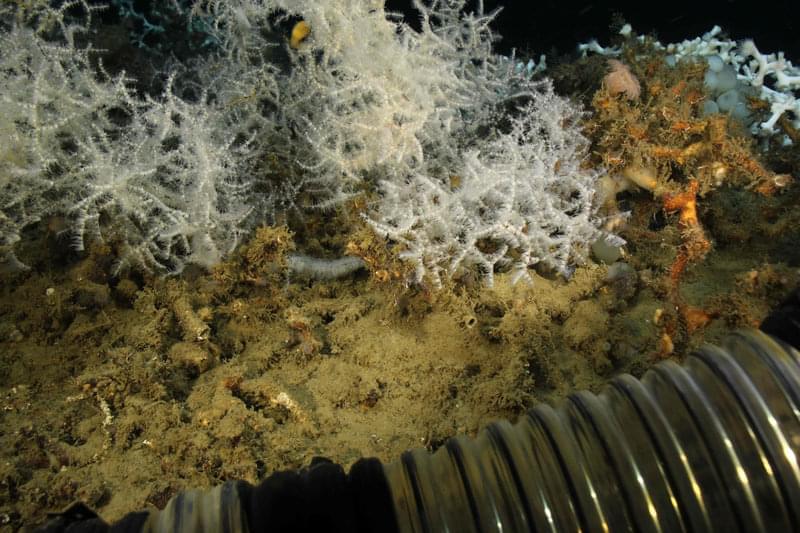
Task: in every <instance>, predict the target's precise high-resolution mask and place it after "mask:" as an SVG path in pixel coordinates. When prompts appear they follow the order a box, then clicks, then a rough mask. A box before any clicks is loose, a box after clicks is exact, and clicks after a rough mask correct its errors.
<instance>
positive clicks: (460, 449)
mask: <svg viewBox="0 0 800 533" xmlns="http://www.w3.org/2000/svg"><path fill="white" fill-rule="evenodd" d="M799 454H800V360H798V353H797V352H796V351H795V350H793V349H792V348H789V347H788V346H787V345H784V344H781V343H779V342H777V341H775V340H774V339H773V338H771V337H769V336H767V335H766V334H764V333H761V332H746V333H741V334H738V335H734V336H732V337H731V338H729V339H728V340H727V341H726V342H725V343H724V344H723V345H722V346H721V347H715V346H705V347H703V348H702V349H700V350H699V351H698V352H696V353H695V354H693V355H692V356H690V357H689V358H687V360H686V361H685V363H684V364H683V365H677V364H675V363H673V362H662V363H660V364H658V365H656V366H655V367H654V368H653V369H651V370H650V371H648V372H647V373H646V374H645V375H644V376H643V378H642V379H641V380H637V379H634V378H633V377H631V376H628V375H623V376H620V377H618V378H616V379H614V380H612V382H611V383H610V385H609V386H608V387H607V388H606V389H605V390H604V392H603V393H602V394H600V395H597V396H596V395H593V394H590V393H588V392H579V393H577V394H573V395H571V396H570V397H569V398H568V399H567V400H566V401H565V402H563V403H562V404H561V405H560V406H559V407H557V408H555V409H554V408H551V407H549V406H547V405H540V406H538V407H536V408H534V409H533V410H531V411H530V412H529V413H528V414H527V416H525V417H524V418H523V419H522V420H521V421H519V422H518V423H517V424H516V425H513V426H512V425H511V424H509V423H508V422H497V423H494V424H492V425H490V426H489V427H487V428H486V429H485V430H484V431H482V432H481V433H480V434H479V435H478V436H477V438H475V439H468V438H465V437H457V438H454V439H451V440H450V441H448V442H447V444H446V445H444V446H443V447H442V448H441V449H439V450H438V451H437V452H436V453H434V454H429V453H427V452H425V451H422V450H415V451H410V452H406V453H405V454H404V455H403V456H402V458H401V460H400V461H397V462H394V463H390V464H388V465H386V466H385V472H386V477H387V479H388V481H389V486H390V487H391V493H392V497H393V501H394V509H395V513H396V517H397V523H398V529H399V530H400V531H404V532H405V531H414V532H417V531H420V532H421V531H458V532H469V531H497V532H500V531H579V530H580V531H612V532H615V531H643V532H647V531H667V532H673V531H748V532H752V531H770V532H771V531H800V467H799V466H798V460H799V457H798V455H799Z"/></svg>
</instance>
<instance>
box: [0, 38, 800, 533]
mask: <svg viewBox="0 0 800 533" xmlns="http://www.w3.org/2000/svg"><path fill="white" fill-rule="evenodd" d="M642 46H644V45H637V48H636V49H632V50H630V51H629V53H627V54H625V56H624V57H623V58H622V59H621V62H622V63H624V64H625V65H626V68H629V69H630V75H631V76H635V77H636V78H637V79H638V81H639V83H641V87H640V88H639V92H636V91H632V90H631V91H627V92H626V91H625V90H621V91H617V92H616V93H612V92H611V88H612V87H615V86H616V85H614V82H613V80H612V81H608V82H603V81H602V79H601V77H602V76H603V75H604V73H605V72H606V71H607V70H608V69H607V68H606V67H605V66H604V65H602V66H601V68H594V69H592V68H589V67H588V66H587V65H586V64H585V63H586V62H587V61H586V60H584V61H583V62H579V63H576V64H573V65H571V66H570V67H569V68H564V69H563V70H562V71H561V76H562V79H561V82H562V83H567V79H568V78H569V76H575V75H576V74H575V73H576V72H577V73H580V72H583V73H595V74H598V73H599V74H598V75H597V76H595V77H593V78H592V79H591V80H589V81H586V80H583V81H582V83H589V84H590V85H592V86H593V89H594V91H595V92H594V95H593V97H592V98H591V105H592V108H593V114H592V115H591V116H590V117H589V118H588V119H587V121H586V124H585V127H586V130H587V132H588V133H587V134H588V135H589V137H590V139H591V140H592V143H593V145H592V150H593V156H592V157H593V160H592V163H594V164H597V165H603V166H605V167H606V168H608V169H609V173H608V176H609V180H614V181H609V182H607V183H606V184H605V185H606V187H607V191H610V192H608V196H607V197H606V205H605V207H604V208H605V209H606V214H607V215H608V220H609V223H610V224H613V225H614V227H613V228H611V229H613V231H615V232H617V233H618V234H619V235H621V236H622V237H623V238H624V239H625V240H626V241H627V244H626V245H625V246H624V247H623V249H622V251H621V256H620V257H619V260H618V261H616V262H614V263H613V264H611V265H607V264H604V263H602V262H601V261H599V260H594V259H592V260H589V261H587V263H586V264H584V265H582V266H579V267H578V268H577V269H576V270H575V272H574V274H573V275H572V276H571V277H570V278H569V279H564V278H562V277H560V276H555V275H552V274H551V273H549V272H546V271H542V272H534V271H533V270H531V277H532V283H527V282H526V281H525V280H521V281H518V282H517V283H516V284H512V283H511V275H510V274H509V273H498V274H496V275H495V280H494V285H493V286H492V287H491V288H490V287H487V286H486V285H485V283H484V282H483V280H482V279H481V278H480V277H479V276H476V277H475V278H474V279H472V278H470V277H469V276H463V277H461V278H460V279H455V280H449V281H448V282H447V283H445V285H444V286H443V287H442V288H434V287H432V286H429V285H427V284H425V283H410V282H409V281H408V280H409V279H410V277H411V273H410V272H409V266H408V265H406V264H405V263H403V262H402V261H400V260H399V259H398V258H397V257H396V251H395V250H393V249H392V247H391V246H390V245H389V243H387V242H384V241H383V240H382V239H380V238H379V237H376V236H375V234H374V233H373V232H371V231H370V230H369V229H368V228H367V227H366V226H365V225H364V222H363V221H362V219H361V218H360V217H359V216H357V215H358V213H359V211H360V210H362V209H363V205H362V203H360V202H359V201H358V200H356V201H354V202H352V203H351V204H350V205H348V206H347V208H342V209H341V210H340V212H339V213H337V214H336V215H335V218H332V219H326V218H325V216H324V215H322V214H320V215H319V218H313V217H312V218H309V219H307V220H305V222H304V224H303V225H302V227H301V228H300V229H298V228H293V229H292V231H290V230H289V229H287V228H286V227H285V226H269V227H267V226H265V227H262V228H260V229H258V230H257V231H256V232H255V233H254V234H253V235H252V236H251V238H250V240H249V241H247V242H245V243H244V244H243V245H241V246H240V247H239V248H238V249H237V250H236V251H235V252H234V253H233V254H232V255H231V256H230V257H229V258H228V259H227V260H226V261H225V262H223V263H221V264H219V265H217V266H216V267H214V268H213V269H211V270H210V271H202V270H199V269H198V270H191V269H187V270H186V271H185V272H184V273H183V274H182V275H180V276H178V277H173V278H163V277H157V276H151V275H148V274H143V273H141V272H139V271H136V270H130V271H128V272H126V273H124V274H122V275H121V276H114V275H112V272H114V262H115V259H116V257H115V254H116V253H117V250H116V249H115V247H114V245H113V243H110V244H108V245H105V244H100V243H94V244H93V245H92V246H89V247H88V251H87V252H85V253H84V254H81V255H78V254H73V253H71V252H65V251H64V250H65V249H68V248H65V246H64V243H63V242H60V241H59V230H60V221H59V220H49V221H45V222H43V223H41V224H39V225H37V226H35V227H33V228H31V229H30V232H31V234H32V236H31V237H29V238H28V239H27V240H26V241H25V242H24V243H22V244H21V245H20V246H18V248H19V249H18V251H17V255H18V257H19V258H20V260H22V261H23V262H25V263H26V264H28V265H30V266H31V267H32V268H31V270H29V271H9V272H5V273H3V274H2V299H0V383H2V388H1V389H0V399H1V401H2V411H1V412H0V413H1V414H0V417H2V424H0V428H1V429H0V454H1V455H2V457H0V484H2V491H0V519H2V521H3V523H4V524H10V525H11V526H12V527H19V526H20V525H21V524H30V523H37V522H41V521H42V520H43V519H44V517H45V513H46V512H47V511H50V510H57V509H60V508H62V507H64V506H65V505H67V504H69V503H70V502H72V501H74V500H82V501H84V502H86V503H87V504H88V505H89V506H91V507H92V508H94V509H97V510H98V511H99V512H100V514H101V515H102V516H103V517H104V518H105V519H108V520H114V519H117V518H119V517H121V516H122V515H123V514H125V513H127V512H130V511H133V510H136V509H140V508H145V507H148V506H156V507H159V508H160V507H163V505H164V504H165V503H166V501H167V500H168V499H169V498H170V497H171V496H173V495H174V494H176V493H177V492H178V491H180V490H182V489H186V488H190V487H208V486H212V485H214V484H217V483H220V482H222V481H224V480H229V479H244V480H247V481H250V482H255V481H257V480H259V479H260V478H263V477H264V476H266V475H268V474H269V473H271V472H274V471H277V470H281V469H289V468H298V467H301V466H303V465H306V464H308V463H309V461H310V460H311V458H312V457H314V456H324V457H328V458H330V459H331V460H333V461H335V462H338V463H342V464H343V465H345V466H347V465H349V464H351V463H353V462H354V461H355V460H357V459H358V458H359V457H362V456H374V457H378V458H380V459H381V460H384V461H388V460H393V459H396V458H398V457H399V455H400V454H401V453H402V452H403V451H404V450H406V449H409V448H414V447H424V448H427V449H431V450H433V449H436V448H437V447H438V446H439V445H441V444H442V443H443V442H444V441H445V440H446V439H447V438H448V437H451V436H453V435H456V434H468V435H473V434H475V433H476V432H477V431H478V429H479V428H480V427H482V426H483V425H485V424H486V423H487V422H489V421H491V420H493V419H497V418H509V419H512V420H513V419H515V418H516V417H518V416H519V415H520V414H521V413H523V412H524V411H525V410H526V409H528V408H530V407H532V406H533V405H534V403H535V402H539V401H547V402H552V401H556V400H558V399H559V398H563V397H564V396H565V395H567V394H569V393H570V392H572V391H575V390H579V389H589V390H594V391H597V390H598V389H600V388H601V387H602V386H603V384H604V383H605V382H606V381H607V380H608V379H609V378H610V377H611V376H614V375H616V374H619V373H622V372H630V373H632V374H634V375H641V373H642V372H644V371H645V370H646V369H647V368H648V367H649V366H650V365H652V364H653V363H654V362H657V361H659V360H662V359H664V358H675V359H677V360H680V359H681V358H682V357H684V356H685V355H686V354H687V353H688V352H689V351H690V350H691V349H692V348H694V347H696V346H698V345H699V344H701V343H702V342H705V341H712V342H713V341H715V340H719V339H721V338H722V337H724V336H725V335H726V334H727V333H729V332H731V331H734V330H736V329H739V328H743V327H757V326H758V324H759V322H760V321H761V320H762V319H763V318H764V317H765V316H766V314H767V313H768V312H769V310H770V309H771V308H772V307H773V306H775V305H776V304H777V303H778V302H779V301H780V300H781V299H782V298H784V297H785V296H786V295H787V294H788V292H789V291H790V290H792V289H793V288H794V287H797V286H798V284H799V283H800V273H799V272H798V267H799V265H800V247H798V246H797V243H798V242H800V210H798V209H797V205H798V204H799V203H800V187H798V185H797V183H796V182H795V181H792V180H791V179H789V178H788V176H797V175H800V163H799V162H800V153H799V152H798V148H797V147H798V146H800V145H798V144H797V143H795V144H794V145H793V146H790V147H779V146H770V147H769V150H768V151H767V152H763V153H762V152H761V151H757V150H755V149H754V147H753V146H752V143H750V142H748V141H747V140H746V139H747V138H746V135H745V134H744V133H743V131H742V128H741V126H739V125H737V123H736V122H735V121H734V119H731V118H729V117H727V116H725V115H720V114H716V115H711V116H708V117H702V116H701V114H700V111H699V109H700V104H701V102H702V100H703V98H704V93H703V90H704V89H703V84H702V80H703V66H702V65H701V64H691V65H685V66H683V67H681V68H680V69H678V70H676V69H668V68H666V67H665V66H664V64H663V60H664V58H663V54H661V53H659V52H656V51H653V50H648V49H642ZM594 61H596V62H598V63H604V62H605V60H602V59H600V58H594ZM615 68H619V67H618V66H617V67H615ZM578 75H580V74H578ZM757 111H758V110H754V112H757ZM625 211H630V213H631V214H630V217H629V218H627V219H623V217H621V216H619V214H620V213H622V212H625ZM298 250H302V251H303V252H304V253H308V254H309V256H313V257H318V258H323V257H332V258H335V257H343V256H346V257H357V258H360V260H361V263H360V265H361V266H360V267H359V263H354V264H355V265H356V266H355V267H354V268H353V269H351V270H352V271H349V272H347V273H345V274H344V275H343V276H342V277H337V278H335V279H316V278H314V277H313V276H312V277H309V276H303V275H294V274H292V273H291V272H290V269H289V264H288V263H289V259H290V257H297V256H293V255H292V254H296V253H298V252H297V251H298ZM9 270H13V269H9ZM323 277H324V276H323Z"/></svg>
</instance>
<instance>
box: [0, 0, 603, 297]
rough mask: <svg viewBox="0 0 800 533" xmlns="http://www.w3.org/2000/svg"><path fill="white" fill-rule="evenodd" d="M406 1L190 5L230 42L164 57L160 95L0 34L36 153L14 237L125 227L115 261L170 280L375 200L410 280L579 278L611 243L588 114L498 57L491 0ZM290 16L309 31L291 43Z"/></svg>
mask: <svg viewBox="0 0 800 533" xmlns="http://www.w3.org/2000/svg"><path fill="white" fill-rule="evenodd" d="M77 4H80V5H82V6H84V7H87V8H89V9H94V8H93V7H91V6H89V5H88V4H85V2H83V1H81V2H78V3H77ZM414 5H415V7H416V9H417V10H418V11H419V13H420V15H421V28H420V29H419V30H414V29H412V28H411V27H409V26H408V25H406V24H405V23H404V22H402V20H401V19H400V18H399V17H397V16H396V15H392V14H387V13H386V12H385V11H384V9H383V2H382V1H377V0H296V1H288V0H230V1H226V2H222V1H220V0H207V1H198V2H196V3H195V6H194V8H193V13H192V16H195V17H204V20H205V21H207V25H206V27H207V28H208V32H209V33H210V36H211V37H212V38H213V39H214V42H216V43H218V44H219V46H217V47H215V48H214V50H208V51H206V53H205V55H204V56H199V57H194V58H193V59H191V64H187V65H175V64H172V65H168V66H165V68H164V70H165V75H164V79H165V81H164V83H163V90H162V92H161V93H160V94H155V95H147V94H139V93H137V92H136V91H134V90H132V88H131V85H130V83H129V80H128V79H127V78H126V77H125V76H124V75H123V74H120V75H115V76H109V75H106V74H105V73H104V72H103V71H102V69H98V68H97V67H96V65H95V64H94V62H93V61H91V60H90V56H91V51H90V49H86V48H81V47H79V46H78V45H77V44H75V41H74V39H72V38H71V37H69V36H66V35H62V36H61V37H60V38H58V37H53V35H52V32H51V34H50V35H49V36H47V38H45V37H43V36H41V35H40V34H36V33H34V32H33V31H32V30H30V29H26V27H25V26H24V25H17V26H14V27H13V28H9V29H8V31H6V32H5V35H4V37H3V38H4V39H5V40H6V41H7V42H8V46H4V53H3V58H2V67H3V68H2V72H3V74H2V79H1V80H0V84H2V88H3V95H4V96H3V104H4V108H5V110H7V111H8V112H7V113H6V114H5V115H4V116H5V117H8V118H7V119H3V120H2V121H0V122H1V124H0V128H2V129H3V131H4V133H7V134H8V136H9V138H10V139H12V140H13V143H16V144H17V145H18V146H19V147H20V148H21V149H22V150H21V151H20V152H13V153H21V154H24V155H22V156H19V157H16V159H15V158H9V157H5V158H4V165H5V166H4V168H3V177H2V179H3V180H4V181H3V183H0V186H1V188H0V196H1V197H2V199H3V203H2V206H1V207H0V209H1V210H2V226H0V229H2V235H1V236H2V239H3V243H4V244H5V245H10V244H13V242H14V241H15V240H16V239H17V236H18V234H19V229H20V228H21V227H23V226H25V225H27V224H30V223H32V222H35V221H36V220H39V219H42V218H43V217H46V216H49V215H53V214H57V215H61V216H65V217H66V218H67V219H68V221H69V222H70V228H71V231H72V232H73V235H74V239H73V241H74V242H75V244H76V245H77V246H78V247H81V246H82V245H83V242H84V239H85V237H86V236H87V235H91V236H93V237H100V238H108V237H113V238H114V239H115V240H117V241H118V242H121V243H123V246H122V247H121V249H122V250H124V254H123V260H129V261H135V262H136V263H138V264H140V265H145V266H148V267H157V268H158V269H159V270H162V271H168V272H177V271H180V270H181V269H182V268H183V266H184V265H185V264H186V263H198V264H201V265H205V266H208V265H211V264H214V263H215V262H217V261H219V259H220V258H221V257H222V256H224V255H225V254H226V253H227V252H228V251H230V250H231V249H232V248H233V247H234V246H235V245H236V243H237V242H238V239H239V237H240V235H242V234H243V233H246V232H248V231H250V230H251V229H252V228H253V227H255V225H256V224H258V223H261V222H265V221H266V222H271V221H274V220H275V218H276V217H277V216H278V215H279V213H281V212H285V211H288V210H295V211H301V210H303V209H306V208H309V207H310V208H325V207H330V206H335V205H341V204H342V202H343V200H344V199H345V198H348V197H350V196H352V195H353V194H361V193H366V194H367V195H368V197H370V198H371V199H373V201H372V203H371V204H370V206H369V208H368V212H367V213H366V214H365V219H366V221H367V223H368V224H369V225H370V226H371V227H372V228H374V229H375V230H376V231H377V232H379V233H380V234H382V235H383V236H385V237H388V238H389V239H390V240H392V241H395V242H396V243H398V244H399V245H400V246H398V247H396V249H397V250H398V251H399V253H400V256H401V257H402V258H405V259H407V260H408V261H410V262H411V263H412V264H413V265H414V268H415V271H416V280H417V281H423V280H426V279H427V280H428V281H430V282H432V283H433V284H436V285H439V284H441V282H442V280H443V279H444V278H447V277H451V276H454V275H456V274H458V273H460V272H464V271H469V270H475V269H477V270H479V271H480V272H481V273H482V274H483V275H484V276H485V279H486V280H487V281H488V282H490V283H491V281H492V279H493V274H494V272H495V271H496V270H498V269H502V268H513V269H515V270H516V272H517V273H518V274H519V275H525V273H526V271H527V269H528V267H530V266H532V265H535V264H539V263H542V264H544V265H547V266H549V267H551V268H553V269H555V270H557V271H559V272H561V273H564V274H566V273H568V272H569V270H570V268H571V266H572V265H573V264H574V263H575V262H576V261H578V260H580V258H581V256H582V249H583V248H584V247H585V245H586V244H588V243H590V242H591V241H592V240H594V239H596V238H597V237H598V235H599V233H598V231H597V230H596V227H597V221H596V220H595V216H594V208H593V191H594V182H595V178H596V173H595V172H593V171H590V170H587V169H585V168H584V167H583V166H582V165H581V163H582V160H583V157H584V154H585V149H586V142H585V140H584V138H583V136H582V135H581V133H580V130H579V127H578V124H577V123H578V120H579V118H580V111H579V109H578V108H577V107H576V106H575V105H574V104H572V103H570V102H569V101H568V100H566V99H564V98H561V97H559V96H556V95H555V94H554V93H553V91H552V88H551V86H550V84H549V83H548V82H546V81H534V80H532V79H531V76H530V74H529V72H528V71H526V70H525V69H522V70H520V69H517V68H515V61H514V60H513V59H512V60H511V61H509V60H508V59H507V58H502V57H500V56H498V55H496V54H495V53H494V52H493V50H492V43H493V41H494V39H495V36H494V35H493V34H492V32H491V30H490V27H489V24H490V23H491V21H492V19H493V14H485V13H484V12H483V8H482V3H480V2H479V3H478V6H477V10H476V11H475V12H467V2H466V0H436V1H422V0H417V1H415V2H414ZM41 9H43V10H45V15H46V14H51V15H52V14H56V15H59V12H57V11H54V10H53V9H52V8H47V7H41ZM48 10H49V11H48ZM61 15H63V13H61ZM298 18H299V19H302V20H303V21H304V24H307V25H308V27H310V29H311V31H310V34H309V35H308V36H307V37H306V38H305V39H303V40H297V42H294V43H292V45H291V46H290V45H289V43H288V42H287V39H286V38H285V37H284V36H283V34H285V33H286V32H285V29H284V30H282V28H284V26H286V25H287V24H288V23H289V21H296V20H297V19H298ZM59 20H61V22H62V24H61V26H62V27H64V28H66V27H67V26H66V25H65V24H64V21H65V20H66V19H65V18H64V16H61V19H59ZM62 33H63V32H62ZM5 50H14V52H10V53H6V52H5ZM26 54H27V56H26ZM23 56H24V57H23ZM27 86H32V87H33V90H32V91H26V90H25V87H27ZM269 161H272V162H273V163H274V162H278V164H269V163H268V162H269ZM301 198H302V200H300V199H301Z"/></svg>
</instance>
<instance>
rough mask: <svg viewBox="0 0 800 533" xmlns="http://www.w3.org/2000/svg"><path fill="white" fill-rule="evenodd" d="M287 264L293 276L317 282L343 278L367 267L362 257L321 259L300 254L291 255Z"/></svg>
mask: <svg viewBox="0 0 800 533" xmlns="http://www.w3.org/2000/svg"><path fill="white" fill-rule="evenodd" d="M287 264H288V266H289V272H291V273H292V274H296V275H298V276H302V277H305V278H311V279H317V280H331V279H337V278H342V277H344V276H347V275H349V274H352V273H353V272H355V271H357V270H359V269H361V268H364V267H365V266H366V263H364V260H363V259H361V258H360V257H340V258H338V259H320V258H317V257H309V256H307V255H299V254H292V255H290V256H289V257H288V258H287Z"/></svg>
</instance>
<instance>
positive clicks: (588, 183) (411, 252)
mask: <svg viewBox="0 0 800 533" xmlns="http://www.w3.org/2000/svg"><path fill="white" fill-rule="evenodd" d="M533 94H534V95H535V96H533V97H532V98H531V100H530V101H529V102H528V103H527V104H526V105H524V106H522V107H520V108H519V109H517V111H516V113H515V115H514V116H513V118H511V125H510V128H509V131H508V132H505V133H499V134H497V135H496V137H495V138H494V139H493V140H491V141H490V142H488V143H487V144H485V145H483V146H481V147H480V148H477V147H475V148H472V149H469V150H466V151H465V152H464V153H463V154H462V159H461V161H460V163H459V167H458V168H453V169H451V170H452V172H453V174H452V175H444V176H434V175H431V174H423V173H416V174H414V175H413V176H411V177H410V178H409V179H408V180H405V181H403V182H397V181H392V180H384V181H382V182H381V184H380V185H381V191H382V195H383V196H382V199H381V201H380V202H379V205H378V206H377V208H376V213H375V215H374V216H373V217H371V218H369V223H370V224H371V225H372V227H373V228H374V229H375V230H376V231H377V232H378V233H380V234H383V235H385V236H387V237H389V238H390V239H391V240H394V241H396V242H398V243H400V245H401V246H402V248H403V251H402V252H400V256H401V257H403V258H404V259H406V260H409V261H411V262H412V263H413V264H414V265H415V271H416V278H417V280H418V281H422V280H423V279H425V278H426V277H427V278H429V279H430V281H432V282H433V284H434V285H437V286H438V285H441V283H442V280H443V278H449V277H452V276H454V275H456V274H459V273H464V272H468V271H470V270H474V269H477V270H478V271H479V272H481V273H482V274H483V275H484V276H485V279H486V281H487V283H489V284H491V283H492V281H493V278H494V272H495V271H496V270H498V269H501V268H510V269H512V270H513V271H514V277H513V280H514V281H516V280H517V279H520V278H521V277H527V276H528V267H530V266H533V265H536V264H539V263H541V264H543V265H545V266H547V267H549V268H551V269H553V270H555V271H558V272H560V273H562V274H564V275H567V276H568V275H569V274H570V271H571V269H572V266H573V265H574V264H575V263H576V262H579V261H580V260H581V259H582V257H583V253H584V251H585V247H586V246H587V245H588V244H590V243H591V242H593V241H594V240H595V239H597V238H598V237H599V236H600V232H599V231H598V230H597V229H596V226H597V221H596V219H595V216H594V215H595V210H594V208H593V202H592V200H593V196H594V191H595V181H596V178H597V175H596V173H595V172H593V171H590V170H586V169H584V168H581V161H582V158H583V156H584V155H585V149H586V144H587V143H586V140H585V139H584V138H583V136H582V135H581V133H580V130H579V126H578V124H577V119H578V118H579V113H578V111H577V110H576V108H575V107H574V106H573V105H572V104H570V103H569V102H568V101H566V100H565V99H563V98H560V97H558V96H556V95H555V94H554V93H553V91H552V87H551V86H550V84H549V83H548V82H541V83H538V84H536V87H535V93H533Z"/></svg>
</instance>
